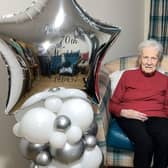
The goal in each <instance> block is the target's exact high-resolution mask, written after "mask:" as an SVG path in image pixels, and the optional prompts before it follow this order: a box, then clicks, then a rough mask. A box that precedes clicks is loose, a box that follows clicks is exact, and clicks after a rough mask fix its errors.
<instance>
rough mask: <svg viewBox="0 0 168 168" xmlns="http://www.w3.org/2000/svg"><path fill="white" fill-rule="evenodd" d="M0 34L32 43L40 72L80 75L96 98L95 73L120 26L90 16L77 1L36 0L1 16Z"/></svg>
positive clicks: (84, 84)
mask: <svg viewBox="0 0 168 168" xmlns="http://www.w3.org/2000/svg"><path fill="white" fill-rule="evenodd" d="M0 33H1V34H3V35H7V36H10V37H12V38H15V39H19V40H22V41H24V42H27V43H29V44H31V45H33V47H34V48H35V50H36V51H37V53H38V58H39V62H40V67H41V73H42V74H43V75H49V76H50V75H52V74H58V75H59V76H60V75H62V76H79V75H80V76H82V78H80V80H81V82H83V86H82V89H86V91H87V92H88V94H90V95H91V96H93V97H95V98H96V99H97V100H99V92H98V90H97V89H96V85H97V80H98V79H97V78H98V77H97V75H96V73H97V71H98V70H99V66H100V65H101V61H102V59H103V57H104V56H105V53H106V51H107V49H108V48H109V46H110V45H111V44H112V43H113V42H114V41H115V39H116V38H117V37H118V35H119V33H120V28H118V27H115V26H112V25H107V24H104V23H101V22H99V21H97V20H95V19H93V18H92V17H90V16H89V15H88V14H87V13H86V12H85V11H84V10H83V9H82V8H81V7H80V5H79V4H78V3H77V2H76V0H68V1H67V0H41V1H40V0H39V1H33V3H32V6H30V7H28V8H27V9H26V10H25V11H22V12H20V13H14V14H10V15H7V16H3V17H0ZM78 81H79V80H78Z"/></svg>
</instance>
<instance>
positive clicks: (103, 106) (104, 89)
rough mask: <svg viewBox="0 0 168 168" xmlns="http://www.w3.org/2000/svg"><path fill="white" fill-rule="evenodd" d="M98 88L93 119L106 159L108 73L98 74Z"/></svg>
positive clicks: (109, 91) (108, 98) (108, 95)
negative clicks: (97, 101)
mask: <svg viewBox="0 0 168 168" xmlns="http://www.w3.org/2000/svg"><path fill="white" fill-rule="evenodd" d="M98 88H99V95H100V101H99V103H98V109H97V111H96V113H95V119H96V121H97V124H98V133H97V142H98V145H99V147H100V148H101V150H102V152H103V154H104V157H106V153H107V150H106V135H107V130H108V126H109V122H110V113H109V100H110V97H111V82H110V78H109V75H108V73H107V72H106V71H104V70H101V71H100V72H99V74H98ZM104 159H105V158H104Z"/></svg>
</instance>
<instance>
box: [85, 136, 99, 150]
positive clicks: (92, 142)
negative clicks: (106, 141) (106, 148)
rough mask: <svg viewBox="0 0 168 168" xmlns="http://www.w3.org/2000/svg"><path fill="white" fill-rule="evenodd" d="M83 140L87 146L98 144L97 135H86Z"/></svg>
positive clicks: (92, 146)
mask: <svg viewBox="0 0 168 168" xmlns="http://www.w3.org/2000/svg"><path fill="white" fill-rule="evenodd" d="M83 140H84V144H85V146H86V147H87V148H94V147H95V146H96V144H97V141H96V137H95V136H93V135H85V136H84V138H83Z"/></svg>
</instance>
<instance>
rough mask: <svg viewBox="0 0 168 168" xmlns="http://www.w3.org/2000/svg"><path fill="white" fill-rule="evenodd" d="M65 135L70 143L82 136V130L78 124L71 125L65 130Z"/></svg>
mask: <svg viewBox="0 0 168 168" xmlns="http://www.w3.org/2000/svg"><path fill="white" fill-rule="evenodd" d="M66 136H67V139H68V142H69V143H71V144H74V143H76V142H78V141H79V140H80V139H81V137H82V130H81V128H80V127H78V126H71V127H70V128H69V129H68V130H67V131H66Z"/></svg>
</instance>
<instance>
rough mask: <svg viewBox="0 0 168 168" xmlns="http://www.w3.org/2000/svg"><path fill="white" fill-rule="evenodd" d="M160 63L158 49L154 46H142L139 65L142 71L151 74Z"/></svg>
mask: <svg viewBox="0 0 168 168" xmlns="http://www.w3.org/2000/svg"><path fill="white" fill-rule="evenodd" d="M159 63H160V61H159V58H158V51H157V49H156V48H154V47H147V48H144V49H143V51H142V55H141V56H140V66H141V69H142V71H143V72H144V73H147V74H151V73H153V72H154V71H155V70H156V69H157V66H158V64H159Z"/></svg>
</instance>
